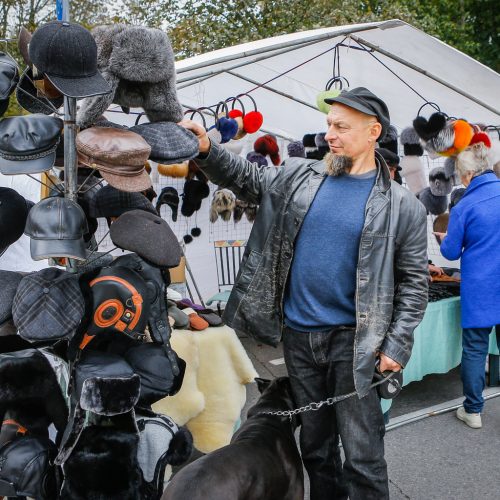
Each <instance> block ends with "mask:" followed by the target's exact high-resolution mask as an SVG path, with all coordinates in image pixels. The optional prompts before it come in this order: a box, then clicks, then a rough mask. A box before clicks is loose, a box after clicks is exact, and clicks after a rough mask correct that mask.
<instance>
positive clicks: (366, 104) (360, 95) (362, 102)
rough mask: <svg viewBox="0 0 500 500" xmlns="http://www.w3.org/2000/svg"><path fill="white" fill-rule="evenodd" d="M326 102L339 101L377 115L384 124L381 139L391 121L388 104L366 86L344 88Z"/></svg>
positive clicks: (362, 111) (363, 111)
mask: <svg viewBox="0 0 500 500" xmlns="http://www.w3.org/2000/svg"><path fill="white" fill-rule="evenodd" d="M325 102H326V103H327V104H333V103H335V102H339V103H340V104H344V105H345V106H349V107H350V108H353V109H357V110H358V111H361V113H365V114H367V115H371V116H376V117H377V120H378V122H379V123H380V125H382V132H381V133H380V136H379V137H378V139H379V140H380V139H383V138H384V136H385V134H386V132H387V129H388V128H389V124H390V123H391V117H390V115H389V109H388V108H387V104H386V103H385V102H384V101H383V100H382V99H380V97H377V96H376V95H375V94H374V93H373V92H370V91H369V90H368V89H366V88H365V87H356V88H354V89H351V90H343V91H342V92H341V93H340V94H339V95H338V96H337V97H329V98H327V99H325Z"/></svg>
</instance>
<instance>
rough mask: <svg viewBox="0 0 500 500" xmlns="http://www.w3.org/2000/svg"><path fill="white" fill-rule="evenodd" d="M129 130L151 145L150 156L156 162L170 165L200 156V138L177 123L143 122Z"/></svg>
mask: <svg viewBox="0 0 500 500" xmlns="http://www.w3.org/2000/svg"><path fill="white" fill-rule="evenodd" d="M129 130H130V131H132V132H135V133H136V134H139V135H140V136H141V137H142V138H143V139H144V140H145V141H146V142H147V143H148V144H149V145H150V146H151V154H150V155H149V158H150V159H151V160H153V161H155V162H158V163H163V164H167V165H168V164H172V163H182V162H183V161H186V160H191V158H195V157H196V156H198V153H199V151H198V148H199V144H198V139H197V138H196V136H195V135H194V134H193V133H192V132H191V131H190V130H187V129H185V128H184V127H181V126H180V125H177V123H172V122H155V123H143V124H141V125H136V126H135V127H131V128H130V129H129Z"/></svg>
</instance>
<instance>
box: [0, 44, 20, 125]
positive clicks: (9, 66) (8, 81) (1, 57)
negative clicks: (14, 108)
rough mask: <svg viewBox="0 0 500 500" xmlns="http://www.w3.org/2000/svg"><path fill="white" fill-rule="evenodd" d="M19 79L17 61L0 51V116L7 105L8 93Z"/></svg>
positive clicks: (10, 92)
mask: <svg viewBox="0 0 500 500" xmlns="http://www.w3.org/2000/svg"><path fill="white" fill-rule="evenodd" d="M18 80H19V70H18V68H17V63H16V61H14V59H12V57H10V56H9V55H8V54H5V53H4V52H0V116H2V115H3V114H4V113H5V112H6V111H7V108H8V107H9V97H10V94H12V92H13V91H14V89H15V88H16V85H17V82H18Z"/></svg>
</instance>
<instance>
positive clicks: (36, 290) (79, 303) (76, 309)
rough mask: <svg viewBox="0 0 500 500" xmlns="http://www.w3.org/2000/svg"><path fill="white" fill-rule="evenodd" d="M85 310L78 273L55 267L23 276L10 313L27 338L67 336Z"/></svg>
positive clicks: (35, 339)
mask: <svg viewBox="0 0 500 500" xmlns="http://www.w3.org/2000/svg"><path fill="white" fill-rule="evenodd" d="M84 312H85V302H84V298H83V295H82V292H81V290H80V286H79V284H78V277H77V276H76V275H74V274H70V273H68V272H66V271H63V270H61V269H57V268H55V267H51V268H47V269H42V270H41V271H38V272H36V273H31V274H28V275H27V276H25V277H24V278H23V279H22V280H21V282H20V283H19V286H18V287H17V291H16V295H15V297H14V302H13V304H12V317H13V319H14V324H15V325H16V327H17V328H18V329H19V335H21V337H23V338H24V339H26V340H29V341H46V340H58V339H61V338H64V337H68V336H71V335H72V334H73V333H74V332H75V330H76V328H77V327H78V325H79V324H80V321H81V320H82V318H83V315H84Z"/></svg>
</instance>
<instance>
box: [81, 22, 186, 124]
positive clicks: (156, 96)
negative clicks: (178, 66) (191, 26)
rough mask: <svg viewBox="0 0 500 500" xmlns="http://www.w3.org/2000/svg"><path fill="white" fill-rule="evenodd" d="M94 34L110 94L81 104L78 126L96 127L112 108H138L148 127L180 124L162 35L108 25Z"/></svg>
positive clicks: (170, 53) (165, 39)
mask: <svg viewBox="0 0 500 500" xmlns="http://www.w3.org/2000/svg"><path fill="white" fill-rule="evenodd" d="M92 35H93V36H94V39H95V41H96V43H97V67H98V69H99V70H100V71H101V72H102V74H103V76H104V78H105V79H106V80H107V81H108V83H109V84H110V86H111V88H112V92H111V93H110V94H107V95H105V96H101V97H94V98H89V99H86V100H85V101H83V102H82V105H81V107H80V110H79V112H78V116H77V123H78V125H79V126H80V127H88V126H90V125H92V124H93V123H95V121H96V120H97V119H98V118H99V117H100V116H101V115H102V114H103V113H104V112H105V111H106V109H108V107H109V105H110V104H111V103H115V104H119V105H121V106H125V107H129V108H133V107H141V108H143V109H144V111H145V112H146V115H147V117H148V118H149V121H150V122H160V121H169V122H174V123H178V122H179V121H180V120H182V117H183V112H182V106H181V104H180V103H179V100H178V98H177V90H176V85H175V77H176V73H175V61H174V52H173V50H172V46H171V44H170V40H169V38H168V36H167V35H166V34H165V32H163V31H161V30H159V29H154V28H146V27H143V26H126V25H124V24H112V25H108V26H98V27H96V28H94V29H93V30H92Z"/></svg>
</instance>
